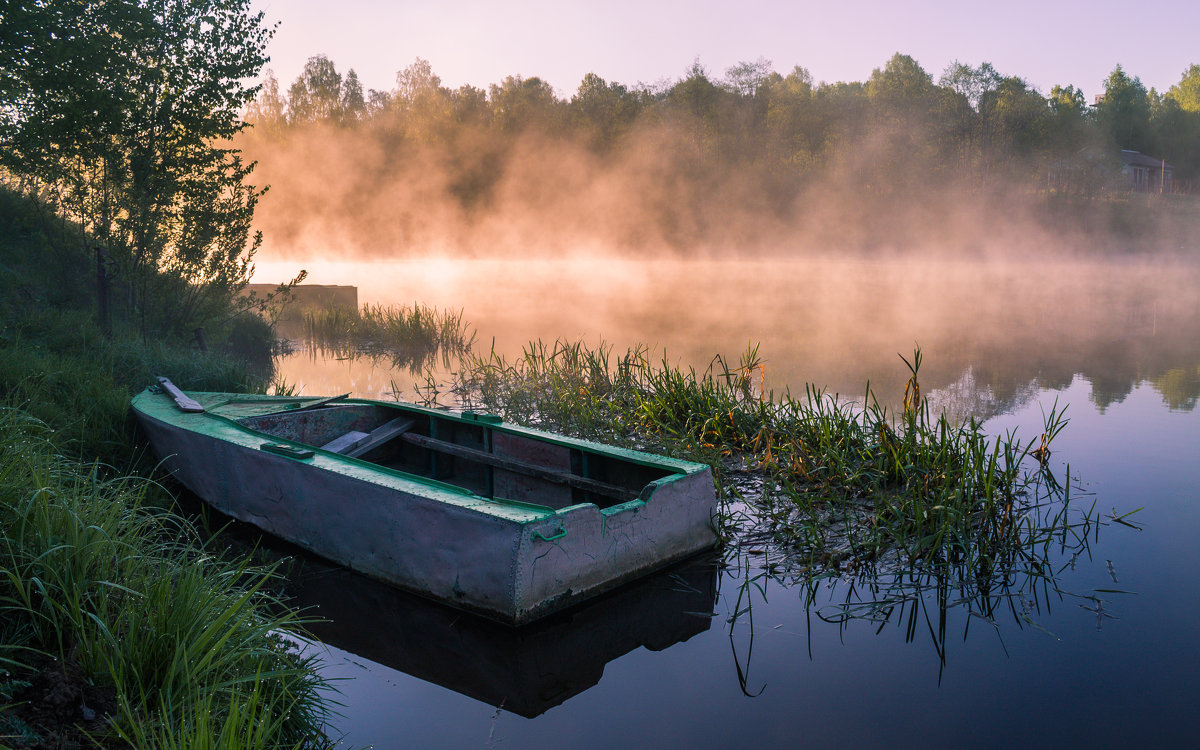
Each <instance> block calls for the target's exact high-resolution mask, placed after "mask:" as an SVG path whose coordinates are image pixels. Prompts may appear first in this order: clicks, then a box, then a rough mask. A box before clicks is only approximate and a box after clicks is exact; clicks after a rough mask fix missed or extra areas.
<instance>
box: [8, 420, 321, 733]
mask: <svg viewBox="0 0 1200 750" xmlns="http://www.w3.org/2000/svg"><path fill="white" fill-rule="evenodd" d="M157 492H158V490H157V488H156V487H155V486H154V485H152V484H151V483H150V482H149V481H148V480H144V479H139V478H135V477H123V476H111V477H110V476H106V475H105V473H104V472H102V471H100V469H99V467H97V466H95V465H92V466H88V465H84V464H80V463H78V462H74V461H71V460H68V459H65V458H63V457H62V456H60V455H59V454H58V453H57V448H56V446H55V444H54V442H53V439H52V435H51V433H50V432H49V430H48V429H47V428H46V427H45V426H44V425H43V424H41V423H40V422H38V421H37V420H35V419H34V418H32V417H30V416H29V415H28V414H25V413H23V412H21V411H19V410H16V409H11V408H6V409H0V499H2V502H0V609H2V610H3V612H4V617H3V619H2V622H3V625H0V659H3V664H2V668H3V670H4V676H3V678H2V679H0V684H2V685H3V687H2V688H0V703H7V704H8V705H7V706H5V707H4V710H2V711H0V736H3V737H6V738H7V739H6V740H5V741H6V742H8V743H12V744H14V745H16V746H20V744H21V743H20V742H19V741H18V740H21V739H22V738H23V741H24V742H25V743H27V744H37V743H38V742H41V743H53V742H56V741H64V740H65V741H66V742H67V743H68V744H66V745H65V746H70V743H72V742H77V743H83V744H84V746H86V743H84V737H83V736H82V734H81V733H79V732H77V730H72V729H70V728H69V727H70V726H71V723H66V724H65V726H63V725H58V726H46V721H45V720H46V714H45V712H44V711H41V710H36V711H35V710H33V706H31V704H30V702H31V701H32V702H36V701H37V700H38V696H37V695H36V691H34V690H31V688H33V687H34V686H35V685H42V684H46V683H47V682H49V683H51V684H53V685H54V686H55V689H56V690H57V691H58V692H59V693H60V694H66V695H67V696H68V699H67V700H66V701H64V702H63V703H64V704H63V705H62V706H60V708H61V709H62V711H63V713H64V714H65V715H66V718H74V719H75V722H74V723H75V724H76V725H77V726H79V727H80V728H81V729H82V730H83V731H86V732H87V733H89V734H91V735H93V737H94V738H95V739H96V740H97V741H98V742H99V743H100V744H101V745H104V746H110V745H111V746H117V745H120V744H121V742H120V741H119V740H123V741H126V742H129V743H130V744H132V745H133V746H135V747H138V748H149V747H222V748H239V747H294V746H303V745H305V744H306V743H309V742H310V741H312V740H314V739H315V738H319V737H320V736H321V735H320V727H321V724H322V721H323V713H322V704H321V702H320V697H319V695H318V690H319V689H320V687H321V682H320V680H319V679H318V678H317V677H316V676H315V672H314V670H313V669H312V665H311V664H309V663H308V662H307V661H305V660H303V659H300V658H298V657H297V655H296V654H295V653H294V650H293V648H292V647H291V646H290V644H289V642H288V641H286V640H285V639H284V638H283V637H282V636H280V635H279V633H280V632H282V631H285V630H287V629H288V628H291V627H294V626H295V625H296V619H295V616H294V615H292V614H289V613H288V610H287V609H286V608H283V607H280V606H277V603H276V602H274V601H273V600H272V599H271V597H270V595H269V594H268V593H267V591H268V590H269V589H270V583H271V573H270V571H269V570H262V569H257V568H254V567H251V566H249V565H248V564H246V563H245V562H243V561H237V560H232V561H230V560H225V559H222V557H221V556H220V555H216V554H213V553H212V552H210V551H209V550H207V549H206V548H205V546H204V544H202V543H201V541H200V539H199V537H198V535H197V534H196V532H195V531H194V530H193V529H192V528H191V527H190V525H189V524H188V522H187V521H185V520H183V519H182V518H180V517H178V516H176V515H174V514H172V513H170V512H168V511H165V510H162V509H161V508H159V507H157V505H156V504H155V503H153V502H150V501H149V500H148V495H153V494H156V493H157ZM89 704H91V705H89ZM72 714H74V716H73V717H72V716H71V715H72ZM37 738H40V739H37ZM55 746H57V745H55Z"/></svg>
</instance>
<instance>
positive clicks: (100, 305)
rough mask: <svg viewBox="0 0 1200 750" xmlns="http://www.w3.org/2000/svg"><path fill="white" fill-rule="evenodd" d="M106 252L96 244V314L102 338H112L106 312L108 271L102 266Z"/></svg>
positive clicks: (106, 256)
mask: <svg viewBox="0 0 1200 750" xmlns="http://www.w3.org/2000/svg"><path fill="white" fill-rule="evenodd" d="M107 261H108V252H107V251H106V250H105V249H104V247H103V246H101V245H96V314H97V317H99V318H100V331H101V332H102V333H103V334H104V338H106V339H110V338H112V318H111V317H110V316H109V312H108V271H107V269H106V268H105V267H104V266H105V264H106V262H107Z"/></svg>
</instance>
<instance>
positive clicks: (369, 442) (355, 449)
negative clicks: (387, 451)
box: [321, 417, 416, 458]
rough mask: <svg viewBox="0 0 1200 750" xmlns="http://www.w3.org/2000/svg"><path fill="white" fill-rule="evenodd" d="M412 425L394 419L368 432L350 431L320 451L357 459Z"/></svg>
mask: <svg viewBox="0 0 1200 750" xmlns="http://www.w3.org/2000/svg"><path fill="white" fill-rule="evenodd" d="M414 424H416V422H415V421H414V420H411V419H408V418H407V417H396V418H395V419H393V420H391V421H389V422H384V423H383V424H381V425H379V426H378V427H376V428H375V429H373V430H371V431H370V432H360V431H358V430H351V431H349V432H347V433H346V434H344V435H340V436H338V437H336V438H334V439H333V440H330V441H329V442H328V443H326V444H325V445H322V446H321V450H326V451H330V452H332V453H341V454H342V455H343V456H349V457H350V458H358V457H359V456H361V455H363V454H364V453H367V452H368V451H371V450H374V449H375V448H378V447H379V446H381V445H383V444H384V443H386V442H387V441H389V440H391V439H392V438H394V437H396V436H397V435H399V434H401V433H403V432H407V431H408V430H411V429H412V428H413V425H414Z"/></svg>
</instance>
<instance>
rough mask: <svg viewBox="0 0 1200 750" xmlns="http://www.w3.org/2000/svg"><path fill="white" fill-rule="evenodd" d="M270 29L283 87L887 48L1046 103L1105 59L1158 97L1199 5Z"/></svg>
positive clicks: (619, 13)
mask: <svg viewBox="0 0 1200 750" xmlns="http://www.w3.org/2000/svg"><path fill="white" fill-rule="evenodd" d="M254 7H255V8H256V9H259V10H263V11H265V12H266V14H267V20H268V21H271V22H274V21H278V22H280V26H279V30H278V32H277V34H276V36H275V39H274V40H273V41H272V43H271V46H270V47H269V53H270V55H271V58H272V60H271V63H270V67H271V68H272V69H273V70H274V71H275V75H276V77H277V78H278V79H279V80H280V82H281V83H282V84H283V86H284V87H285V88H286V86H287V85H288V84H290V83H291V82H292V81H293V80H294V79H295V78H296V76H297V75H298V74H299V73H300V70H301V68H302V67H303V65H304V61H305V60H307V59H308V58H309V57H310V56H312V55H316V54H324V55H327V56H328V57H329V58H330V59H332V60H333V61H334V63H336V65H337V68H338V70H339V71H341V72H342V73H343V74H344V73H345V72H346V71H347V70H349V69H350V68H354V69H355V71H356V72H357V73H358V75H359V78H360V79H361V80H362V82H363V85H364V87H366V88H376V89H384V90H389V89H391V88H392V87H393V86H394V81H395V74H396V71H398V70H400V69H402V68H404V67H406V66H408V65H409V64H410V63H411V62H412V61H413V60H414V59H415V58H417V57H422V58H425V59H427V60H429V61H430V63H431V64H432V65H433V70H434V72H435V73H436V74H438V75H439V76H441V78H442V82H443V84H444V85H448V86H451V87H457V86H460V85H462V84H464V83H470V84H473V85H475V86H478V87H480V88H485V89H486V87H487V86H488V84H491V83H497V82H499V81H500V80H501V79H503V78H504V77H505V76H507V75H522V76H525V77H530V76H540V77H541V78H542V79H544V80H546V81H548V82H549V83H550V84H551V85H553V86H554V87H555V88H556V89H557V91H558V93H559V95H560V96H565V97H569V96H570V95H571V94H573V93H574V91H575V89H576V88H577V87H578V85H579V81H580V80H581V79H582V78H583V76H584V75H585V74H586V73H589V72H594V73H597V74H598V75H600V76H601V77H603V78H605V79H606V80H609V81H617V82H620V83H624V84H626V85H632V84H635V83H638V82H639V81H642V82H646V83H654V82H656V81H660V80H664V79H669V80H674V79H678V78H680V77H681V76H682V75H683V73H684V71H685V70H686V69H687V68H688V67H689V66H690V65H691V63H692V61H693V60H695V59H697V58H699V60H700V63H701V64H702V65H703V66H704V67H705V68H706V69H707V70H708V71H709V75H710V77H713V78H720V77H722V76H723V75H724V72H725V70H726V69H727V68H729V67H730V66H731V65H734V64H735V63H737V62H739V61H743V60H757V59H758V58H760V57H761V58H766V59H768V60H771V61H772V63H773V67H774V68H775V70H777V71H779V72H781V73H786V72H787V71H789V70H791V69H792V67H793V66H795V65H802V66H804V67H806V68H808V70H809V71H810V72H811V73H812V75H813V78H814V79H816V80H817V81H831V82H832V81H863V80H866V79H867V78H868V77H869V76H870V75H871V71H872V70H873V69H874V68H877V67H880V66H882V65H883V64H884V63H885V62H886V61H887V60H888V58H890V57H891V56H892V54H893V53H895V52H903V53H905V54H908V55H911V56H912V57H914V58H916V60H917V61H918V62H919V63H920V64H921V65H922V66H923V67H924V68H925V70H927V71H928V72H930V73H931V74H933V76H934V78H935V80H936V79H937V77H938V76H939V75H940V73H941V72H942V71H943V70H944V69H945V68H946V66H947V65H949V64H950V63H951V62H953V61H955V60H960V61H962V62H965V63H968V64H970V65H977V64H979V63H980V62H984V61H986V62H991V63H992V64H993V65H994V66H995V67H996V69H997V70H999V71H1000V72H1001V73H1003V74H1005V75H1017V76H1020V77H1022V78H1024V79H1026V80H1027V81H1029V82H1030V83H1031V84H1033V85H1034V86H1036V87H1037V88H1038V89H1039V90H1040V91H1042V92H1043V93H1046V92H1048V91H1049V89H1050V87H1051V86H1053V85H1055V84H1063V85H1065V84H1068V83H1069V84H1074V85H1075V86H1077V87H1079V88H1081V89H1083V91H1084V93H1085V94H1086V95H1087V98H1088V100H1089V101H1091V99H1092V97H1093V95H1094V94H1096V93H1098V92H1100V91H1101V89H1102V83H1103V80H1104V78H1105V77H1107V75H1108V73H1109V72H1110V71H1111V70H1112V69H1113V67H1114V66H1115V65H1117V64H1118V63H1120V64H1121V65H1122V66H1123V67H1124V69H1125V71H1126V72H1128V73H1129V74H1130V75H1135V76H1138V77H1140V78H1141V80H1142V82H1143V83H1144V84H1145V85H1146V87H1147V88H1149V87H1155V88H1157V89H1159V90H1160V91H1165V90H1166V89H1167V88H1169V87H1170V86H1171V85H1172V84H1174V83H1176V82H1177V81H1178V80H1179V78H1180V76H1181V74H1182V73H1183V71H1184V70H1185V69H1186V68H1187V66H1188V65H1190V64H1191V63H1200V43H1197V36H1196V32H1197V30H1198V29H1200V0H1145V1H1144V2H1141V3H1129V2H1116V1H1115V0H1089V1H1087V2H1084V1H1082V0H1065V1H1059V0H1041V1H1040V2H1039V1H1031V0H1012V1H1010V2H1004V3H990V4H986V5H985V4H980V3H972V2H969V0H966V1H964V0H957V1H950V0H886V1H882V2H881V1H879V0H869V1H863V0H841V1H839V0H823V1H821V2H812V1H810V0H796V1H794V2H764V1H762V0H742V1H741V2H733V1H732V0H726V2H720V3H718V2H712V1H711V0H694V1H693V2H684V1H683V0H632V1H631V0H605V2H590V3H582V2H570V1H569V0H557V1H555V0H515V1H508V2H505V1H503V0H491V1H490V2H489V1H481V0H464V1H460V2H453V1H452V0H442V1H434V0H398V1H391V2H389V1H388V0H341V1H340V2H337V3H333V2H329V0H255V2H254Z"/></svg>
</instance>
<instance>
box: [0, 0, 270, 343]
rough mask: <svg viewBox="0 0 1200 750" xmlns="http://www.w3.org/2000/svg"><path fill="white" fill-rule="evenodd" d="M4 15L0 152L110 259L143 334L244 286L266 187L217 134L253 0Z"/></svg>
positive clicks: (240, 91) (253, 35)
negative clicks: (252, 179) (260, 200)
mask: <svg viewBox="0 0 1200 750" xmlns="http://www.w3.org/2000/svg"><path fill="white" fill-rule="evenodd" d="M12 14H13V15H12V20H13V24H12V25H11V26H10V24H9V23H8V20H9V19H8V18H6V19H5V24H4V25H3V26H4V29H5V31H4V33H3V34H0V60H5V61H8V62H6V64H5V70H4V75H3V80H4V86H3V89H2V90H0V93H2V94H3V97H4V98H3V100H0V144H2V145H3V148H0V154H2V155H3V156H2V157H0V158H3V164H4V166H6V167H7V168H8V170H9V172H10V174H11V175H13V176H14V177H15V178H16V181H17V184H18V185H19V186H20V187H21V188H23V189H25V190H29V191H34V192H36V193H37V194H38V195H40V196H42V197H43V198H45V199H47V200H49V201H50V202H51V203H52V205H54V206H55V207H56V208H57V210H58V211H59V212H61V214H62V215H63V216H64V218H66V219H68V220H71V221H74V222H76V223H77V224H78V225H79V226H80V227H81V228H82V229H83V230H84V232H86V233H87V234H88V235H89V236H90V237H89V240H88V241H89V242H90V243H96V244H99V245H101V246H103V247H104V248H106V250H107V252H108V253H109V255H110V258H111V267H110V269H109V270H110V272H111V273H113V274H115V275H116V276H117V277H118V278H119V279H120V281H121V283H122V284H123V285H124V287H125V289H126V290H127V291H128V295H127V296H126V297H124V299H127V300H128V301H129V302H130V303H131V305H132V310H131V314H132V316H133V317H134V319H136V320H138V322H139V327H140V329H141V330H142V332H143V333H144V334H148V333H150V332H171V333H176V334H180V333H183V332H185V331H190V328H191V327H192V326H193V325H194V324H195V322H196V321H206V320H207V319H208V317H207V316H210V315H211V314H212V312H213V311H214V310H215V309H220V308H222V307H223V306H224V305H225V304H227V303H228V301H229V300H230V299H231V298H232V297H233V295H234V294H235V293H236V292H237V291H238V290H239V289H240V288H241V286H243V285H244V284H245V283H246V281H247V279H248V277H249V274H250V271H251V269H252V265H251V260H252V258H253V255H254V253H255V251H256V250H257V248H258V245H259V243H260V242H261V238H260V237H259V236H257V235H254V234H253V233H252V232H251V228H250V222H251V219H252V217H253V213H254V209H255V206H256V204H257V201H258V198H259V197H260V196H261V194H262V191H261V190H258V189H257V188H255V187H253V186H251V185H249V184H248V183H247V179H248V178H249V175H250V173H251V171H252V169H253V165H250V164H247V163H245V162H243V161H242V160H241V158H240V156H239V155H238V153H237V152H236V151H235V150H232V149H230V148H228V145H227V142H228V139H230V138H231V137H232V136H234V135H235V134H236V133H238V132H239V131H240V130H241V129H242V128H243V127H244V123H243V122H242V121H241V117H240V112H241V109H242V107H243V106H244V105H245V104H246V103H247V102H249V101H250V100H251V99H252V98H253V97H254V94H255V92H256V89H255V88H254V87H250V86H247V85H246V83H245V82H246V81H248V80H250V79H252V78H253V77H255V76H257V75H258V73H259V71H260V70H261V68H262V65H263V64H264V63H265V61H266V56H265V52H264V50H265V46H266V42H267V40H268V38H269V37H270V33H271V32H270V31H269V30H268V29H265V28H263V26H262V14H251V13H250V11H249V0H203V1H202V2H192V1H191V0H166V1H165V2H156V3H149V2H144V0H143V1H137V2H135V1H134V0H124V1H123V2H113V3H85V2H68V3H36V2H28V3H25V2H23V3H20V4H19V5H17V6H16V7H15V8H14V10H13V11H12Z"/></svg>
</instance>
